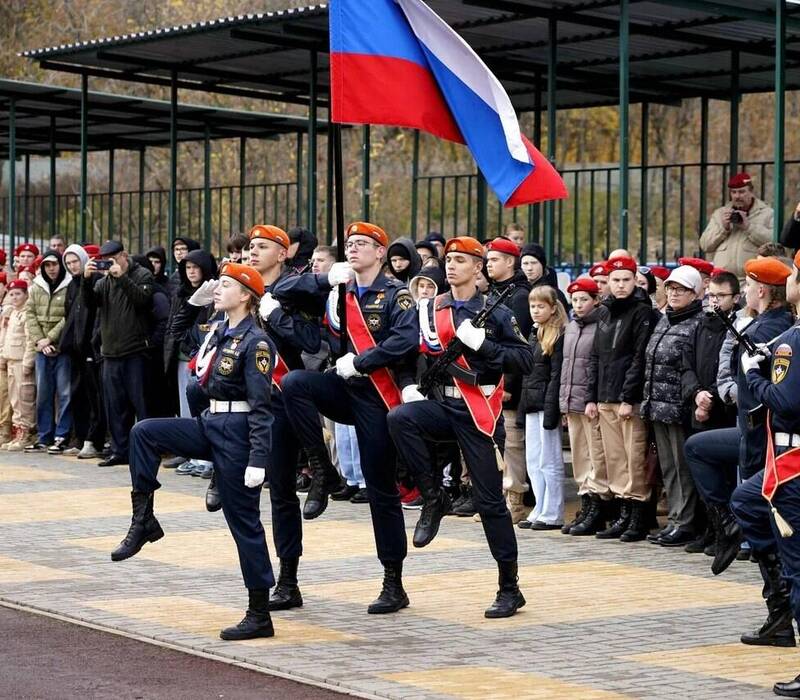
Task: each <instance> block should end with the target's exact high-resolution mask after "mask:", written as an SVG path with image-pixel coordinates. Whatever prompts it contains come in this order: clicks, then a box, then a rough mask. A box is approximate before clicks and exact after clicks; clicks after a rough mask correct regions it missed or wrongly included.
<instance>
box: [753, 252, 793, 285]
mask: <svg viewBox="0 0 800 700" xmlns="http://www.w3.org/2000/svg"><path fill="white" fill-rule="evenodd" d="M744 274H745V275H747V276H748V277H749V278H750V279H754V280H755V281H756V282H760V283H761V284H769V285H772V286H773V287H780V286H783V285H784V284H786V278H787V277H788V276H789V275H791V274H792V271H791V270H790V269H789V268H788V267H787V266H786V265H784V264H783V263H782V262H781V261H780V260H778V259H777V258H761V259H760V260H759V259H758V258H754V259H753V260H748V261H747V262H746V263H745V264H744Z"/></svg>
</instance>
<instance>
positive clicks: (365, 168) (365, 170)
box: [361, 124, 370, 221]
mask: <svg viewBox="0 0 800 700" xmlns="http://www.w3.org/2000/svg"><path fill="white" fill-rule="evenodd" d="M363 138H364V140H363V143H362V145H361V148H362V149H363V154H362V162H361V216H363V217H364V221H369V195H370V191H369V187H370V183H369V156H370V153H369V151H370V133H369V124H365V125H364V129H363Z"/></svg>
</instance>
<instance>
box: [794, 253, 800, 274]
mask: <svg viewBox="0 0 800 700" xmlns="http://www.w3.org/2000/svg"><path fill="white" fill-rule="evenodd" d="M794 266H795V267H796V268H797V269H798V270H800V250H798V251H797V252H796V253H795V254H794Z"/></svg>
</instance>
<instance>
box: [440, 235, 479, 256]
mask: <svg viewBox="0 0 800 700" xmlns="http://www.w3.org/2000/svg"><path fill="white" fill-rule="evenodd" d="M448 253H464V254H466V255H473V256H475V257H476V258H480V259H481V260H483V246H482V245H481V244H480V242H479V241H477V240H475V239H474V238H471V237H470V236H457V237H456V238H451V239H450V240H449V241H447V243H446V244H445V246H444V254H445V255H447V254H448Z"/></svg>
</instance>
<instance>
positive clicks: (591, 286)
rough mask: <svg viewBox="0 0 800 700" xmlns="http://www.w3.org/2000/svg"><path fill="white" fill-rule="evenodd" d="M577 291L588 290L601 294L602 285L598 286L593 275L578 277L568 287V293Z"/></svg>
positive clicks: (591, 292) (589, 292) (588, 292)
mask: <svg viewBox="0 0 800 700" xmlns="http://www.w3.org/2000/svg"><path fill="white" fill-rule="evenodd" d="M575 292H586V293H587V294H599V293H600V287H598V286H597V282H595V281H594V280H593V279H592V278H591V277H578V279H576V280H575V281H574V282H573V283H572V284H570V285H569V287H567V294H574V293H575Z"/></svg>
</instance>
